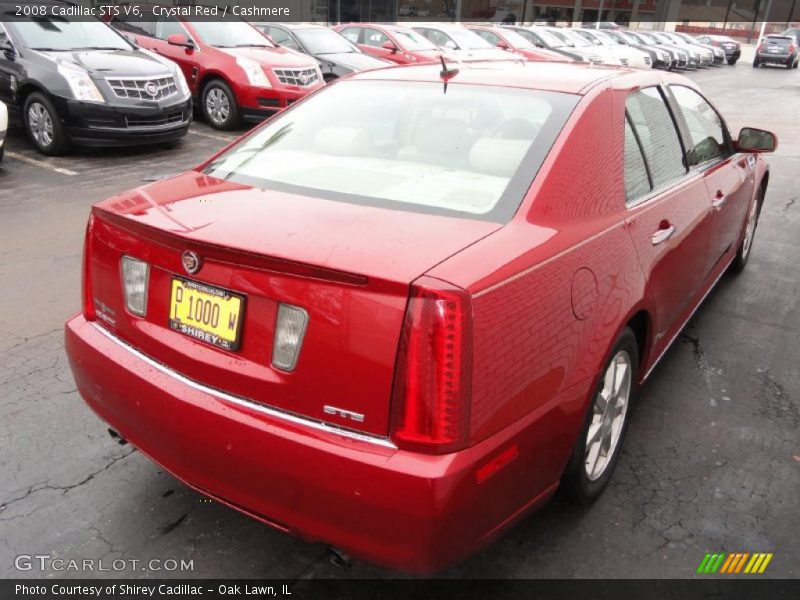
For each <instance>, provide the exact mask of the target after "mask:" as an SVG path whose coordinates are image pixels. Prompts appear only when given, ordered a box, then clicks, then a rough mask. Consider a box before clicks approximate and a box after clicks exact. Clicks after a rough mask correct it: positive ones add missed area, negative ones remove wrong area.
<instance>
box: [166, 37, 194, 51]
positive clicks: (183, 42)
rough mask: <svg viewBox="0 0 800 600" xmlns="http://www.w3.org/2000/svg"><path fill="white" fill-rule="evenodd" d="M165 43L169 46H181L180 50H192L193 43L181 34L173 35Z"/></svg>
mask: <svg viewBox="0 0 800 600" xmlns="http://www.w3.org/2000/svg"><path fill="white" fill-rule="evenodd" d="M167 43H168V44H169V45H170V46H181V47H182V48H189V49H191V50H194V47H195V46H194V42H193V41H192V40H190V39H189V38H187V37H186V36H185V35H183V34H182V33H173V34H172V35H171V36H169V37H168V38H167Z"/></svg>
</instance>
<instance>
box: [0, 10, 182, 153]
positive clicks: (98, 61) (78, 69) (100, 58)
mask: <svg viewBox="0 0 800 600" xmlns="http://www.w3.org/2000/svg"><path fill="white" fill-rule="evenodd" d="M15 13H16V11H15V9H14V5H13V4H10V3H6V2H0V48H2V51H1V53H0V100H2V101H3V102H5V103H6V104H7V105H8V109H9V113H10V114H11V116H12V118H13V117H17V118H18V119H19V120H20V121H21V123H22V125H23V126H24V128H25V130H26V131H27V133H28V137H29V138H30V140H31V142H32V143H33V145H34V146H35V147H36V149H37V150H39V151H40V152H41V153H43V154H48V155H59V154H64V153H65V152H67V151H68V150H69V148H70V146H71V145H72V144H78V145H86V146H126V145H129V146H133V145H140V144H146V143H164V142H174V141H175V140H177V139H179V138H181V137H183V136H184V135H186V132H187V131H188V129H189V124H190V123H191V120H192V100H191V96H190V94H189V88H188V85H187V83H186V80H185V78H184V76H183V74H182V73H181V71H180V69H178V68H177V66H176V65H174V64H173V63H171V62H169V61H167V60H165V59H163V58H160V57H158V56H156V55H154V54H152V53H149V52H145V51H142V50H140V49H139V48H137V47H136V46H134V45H133V44H131V43H130V42H128V41H127V40H126V39H125V38H123V37H122V36H121V35H120V34H118V33H117V32H116V31H114V30H113V29H111V28H110V27H108V26H107V25H105V24H104V23H102V22H100V21H97V20H92V21H72V20H69V19H67V18H64V17H57V16H49V17H37V18H36V19H35V20H31V19H30V18H25V19H20V18H17V17H15Z"/></svg>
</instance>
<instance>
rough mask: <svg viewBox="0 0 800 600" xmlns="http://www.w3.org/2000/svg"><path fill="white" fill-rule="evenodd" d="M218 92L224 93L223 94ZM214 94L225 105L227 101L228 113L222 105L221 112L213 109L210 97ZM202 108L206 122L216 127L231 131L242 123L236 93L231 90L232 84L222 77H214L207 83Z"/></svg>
mask: <svg viewBox="0 0 800 600" xmlns="http://www.w3.org/2000/svg"><path fill="white" fill-rule="evenodd" d="M218 94H222V96H220V95H218ZM212 96H214V97H216V99H218V100H219V101H220V102H222V103H223V106H224V102H226V101H227V115H225V110H224V108H223V107H222V106H220V112H215V111H214V110H213V109H212V107H211V103H210V101H209V97H212ZM223 96H224V98H223ZM200 110H201V111H202V113H203V118H204V119H205V120H206V123H208V124H209V125H211V126H212V127H213V128H214V129H219V130H221V131H230V130H232V129H236V128H237V127H239V126H240V125H241V124H242V114H241V111H240V110H239V105H238V104H237V103H236V95H235V94H234V93H233V91H231V88H230V86H229V85H228V84H227V83H225V82H224V81H222V80H221V79H212V80H211V81H209V82H208V83H207V84H206V85H205V87H204V88H203V93H202V94H201V96H200Z"/></svg>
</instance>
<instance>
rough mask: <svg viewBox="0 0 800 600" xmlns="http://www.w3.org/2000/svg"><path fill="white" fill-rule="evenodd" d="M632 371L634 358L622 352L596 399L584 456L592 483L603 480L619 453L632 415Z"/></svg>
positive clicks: (607, 373)
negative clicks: (618, 447) (624, 431)
mask: <svg viewBox="0 0 800 600" xmlns="http://www.w3.org/2000/svg"><path fill="white" fill-rule="evenodd" d="M632 371H633V364H632V362H631V357H630V355H629V354H628V352H627V351H626V350H620V351H619V352H617V354H616V355H615V356H614V358H613V359H612V360H611V362H610V363H609V365H608V368H607V369H606V372H605V375H604V377H603V387H602V389H601V390H600V391H599V392H598V394H597V396H596V397H595V401H594V406H593V407H592V421H591V423H590V425H589V429H588V431H587V433H586V445H585V448H586V453H585V456H584V468H585V469H586V477H587V478H588V479H589V480H590V481H596V480H597V479H599V478H600V477H602V475H603V473H605V471H606V469H607V468H608V466H609V464H610V463H611V459H612V458H613V457H614V453H615V452H616V449H617V445H618V444H619V440H620V436H621V434H622V429H623V425H624V424H625V418H626V417H627V414H628V404H629V400H630V396H631V373H632Z"/></svg>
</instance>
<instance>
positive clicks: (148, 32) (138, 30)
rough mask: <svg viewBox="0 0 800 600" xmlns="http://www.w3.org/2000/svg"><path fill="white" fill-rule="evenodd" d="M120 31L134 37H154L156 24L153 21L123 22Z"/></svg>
mask: <svg viewBox="0 0 800 600" xmlns="http://www.w3.org/2000/svg"><path fill="white" fill-rule="evenodd" d="M122 29H123V30H124V31H128V32H130V33H133V34H135V35H145V36H147V37H155V36H156V22H155V21H130V20H129V21H125V22H124V23H122Z"/></svg>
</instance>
